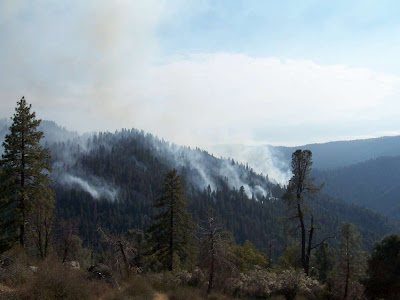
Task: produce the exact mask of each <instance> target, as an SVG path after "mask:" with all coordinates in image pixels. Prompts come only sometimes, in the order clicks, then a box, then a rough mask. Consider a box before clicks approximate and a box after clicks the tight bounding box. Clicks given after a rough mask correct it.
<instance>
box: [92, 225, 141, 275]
mask: <svg viewBox="0 0 400 300" xmlns="http://www.w3.org/2000/svg"><path fill="white" fill-rule="evenodd" d="M98 232H99V234H100V238H101V239H100V240H101V242H102V243H103V244H105V245H106V246H107V248H108V250H109V251H110V252H111V253H110V254H111V256H110V257H111V262H110V263H111V264H112V268H113V269H117V270H119V272H120V274H121V276H124V275H125V276H126V277H128V278H129V277H130V276H131V274H132V269H133V267H134V265H133V263H132V262H133V261H134V259H135V257H136V256H137V255H138V241H137V240H136V239H132V238H131V235H130V234H129V232H128V234H124V235H117V234H112V233H110V232H108V231H106V230H105V229H102V228H101V227H100V228H99V229H98ZM122 270H124V271H125V272H123V271H122ZM124 273H125V274H124Z"/></svg>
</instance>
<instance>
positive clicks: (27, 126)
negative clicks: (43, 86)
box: [0, 97, 54, 256]
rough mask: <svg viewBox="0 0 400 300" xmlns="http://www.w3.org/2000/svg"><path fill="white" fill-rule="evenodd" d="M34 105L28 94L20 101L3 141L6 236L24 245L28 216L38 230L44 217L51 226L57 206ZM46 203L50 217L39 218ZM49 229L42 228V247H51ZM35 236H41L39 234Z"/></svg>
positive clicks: (48, 157) (2, 220) (2, 217)
mask: <svg viewBox="0 0 400 300" xmlns="http://www.w3.org/2000/svg"><path fill="white" fill-rule="evenodd" d="M31 107H32V105H30V104H27V103H26V101H25V98H24V97H22V99H21V100H20V101H18V102H17V107H16V108H15V114H14V116H13V117H12V121H13V122H12V125H11V126H10V132H9V134H7V135H6V136H5V140H4V143H3V147H4V154H3V155H2V160H1V176H2V181H1V184H0V187H1V202H2V203H1V206H0V207H1V223H2V227H3V226H7V229H5V231H6V233H4V234H3V237H6V238H7V244H9V245H11V244H12V243H13V242H14V241H19V243H20V245H21V246H22V247H24V246H25V243H26V235H27V229H26V228H27V225H28V223H29V222H28V220H36V221H35V222H36V224H29V225H32V226H33V228H32V229H33V230H34V231H35V230H36V229H37V227H38V226H39V227H43V221H44V222H45V226H47V227H49V226H50V224H48V220H49V219H51V218H50V217H49V215H51V214H52V208H53V206H54V199H53V191H52V190H51V189H50V188H49V187H48V185H49V184H50V182H51V180H50V177H49V173H50V172H51V166H50V164H49V159H50V153H49V150H48V149H45V148H43V147H42V146H41V145H40V143H39V142H40V139H41V138H42V137H43V136H44V135H43V132H41V131H39V130H38V126H39V125H40V123H41V120H36V115H35V112H31ZM44 207H45V208H46V218H45V220H41V218H39V219H38V215H43V212H42V211H43V208H44ZM37 210H41V211H37ZM32 214H33V215H34V216H32ZM35 222H32V223H35ZM3 228H4V227H3ZM48 230H49V228H47V230H46V233H45V237H43V235H42V232H40V234H39V242H40V244H41V245H37V247H38V248H39V247H46V249H47V247H48V242H49V241H48V239H47V238H48V237H49V232H48ZM35 236H36V237H37V238H38V236H37V234H35ZM44 238H45V240H44ZM35 244H37V241H35ZM43 253H44V252H43ZM42 256H43V255H42Z"/></svg>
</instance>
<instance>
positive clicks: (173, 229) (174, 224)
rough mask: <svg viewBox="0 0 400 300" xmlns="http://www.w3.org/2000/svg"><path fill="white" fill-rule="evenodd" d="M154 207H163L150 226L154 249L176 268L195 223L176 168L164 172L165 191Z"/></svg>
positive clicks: (171, 268)
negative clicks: (191, 217)
mask: <svg viewBox="0 0 400 300" xmlns="http://www.w3.org/2000/svg"><path fill="white" fill-rule="evenodd" d="M154 207H155V208H157V209H159V210H160V213H159V214H158V215H157V216H156V217H155V221H156V223H155V224H153V225H152V226H151V227H150V228H149V233H150V234H151V241H152V252H153V254H154V255H155V256H156V257H157V258H158V260H159V261H160V262H161V263H162V264H163V266H164V267H165V268H166V269H169V270H171V271H172V270H173V269H174V268H175V266H176V265H177V264H179V261H180V260H183V259H184V258H185V257H186V255H187V246H188V242H189V229H190V228H191V227H192V223H191V219H190V214H189V212H188V211H187V202H186V200H185V198H184V189H183V181H182V178H181V177H180V176H179V175H178V172H177V171H176V170H175V169H173V170H171V171H169V172H167V173H166V174H165V176H164V182H163V194H162V195H161V197H160V198H158V199H157V201H156V203H155V204H154Z"/></svg>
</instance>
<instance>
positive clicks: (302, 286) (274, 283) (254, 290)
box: [230, 268, 323, 299]
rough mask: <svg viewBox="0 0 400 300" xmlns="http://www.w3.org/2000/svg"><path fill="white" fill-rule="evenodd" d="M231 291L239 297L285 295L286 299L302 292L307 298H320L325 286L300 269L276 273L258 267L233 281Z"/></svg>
mask: <svg viewBox="0 0 400 300" xmlns="http://www.w3.org/2000/svg"><path fill="white" fill-rule="evenodd" d="M230 291H231V293H233V295H234V296H237V297H253V298H268V297H271V296H274V295H283V296H285V298H286V299H294V298H295V297H296V295H297V294H299V295H300V294H301V295H304V296H306V297H307V299H320V298H321V295H322V292H323V286H322V285H321V284H320V283H319V282H318V281H316V280H314V279H312V278H310V277H307V276H305V274H304V273H303V272H302V271H299V270H294V269H289V270H284V271H283V272H281V273H274V272H270V271H268V270H265V269H261V268H256V269H254V270H252V271H249V272H246V273H242V274H240V276H239V278H237V279H234V280H233V281H231V283H230Z"/></svg>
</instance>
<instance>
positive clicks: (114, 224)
mask: <svg viewBox="0 0 400 300" xmlns="http://www.w3.org/2000/svg"><path fill="white" fill-rule="evenodd" d="M49 125H50V126H49ZM54 126H55V124H51V123H49V124H47V126H46V127H44V130H45V136H46V128H47V127H50V128H51V131H52V132H54V130H55V128H56V127H54ZM60 129H61V128H60ZM61 130H62V129H61ZM63 132H64V130H63ZM59 136H60V137H62V136H65V135H62V134H60V135H59ZM47 145H48V146H49V147H50V150H51V153H52V164H53V178H54V181H55V185H54V189H55V191H56V193H55V199H56V208H57V212H58V214H59V216H60V217H63V218H71V217H79V218H80V231H81V234H82V236H83V237H84V240H86V239H87V241H89V240H90V239H91V238H93V237H91V235H92V234H91V232H93V229H95V228H96V227H97V226H99V225H102V226H105V227H107V228H110V229H111V230H116V231H118V232H123V231H126V230H128V229H131V228H138V229H141V230H146V229H147V227H148V226H149V225H150V224H151V222H152V217H153V216H154V214H155V212H154V211H153V209H152V204H153V202H154V199H155V198H157V197H158V196H159V194H160V185H161V182H162V176H163V174H164V173H165V172H166V171H167V170H169V169H171V168H174V167H175V168H177V170H178V172H179V174H180V175H181V176H182V177H183V178H184V180H185V191H186V196H187V198H188V201H189V209H190V211H191V213H192V214H193V217H194V219H197V220H199V219H203V218H204V216H205V213H206V212H207V210H208V209H209V208H210V207H213V208H214V209H215V210H216V212H217V213H218V214H220V215H221V218H222V219H223V220H224V221H225V222H226V226H227V228H229V229H230V230H231V231H232V232H233V234H234V236H235V238H236V239H237V241H238V242H239V243H243V242H244V240H246V239H248V240H251V241H252V242H253V243H254V244H255V245H256V246H257V247H258V248H260V249H266V248H267V247H269V245H270V244H272V245H273V252H274V256H275V257H277V256H278V255H279V254H280V253H281V252H282V251H283V249H284V247H285V245H286V244H289V243H290V239H291V237H290V235H287V232H286V231H289V228H287V227H288V226H287V224H286V223H287V220H286V217H285V207H284V205H283V203H282V202H281V201H280V200H279V198H280V197H281V196H282V195H283V193H284V187H282V186H279V185H277V184H274V183H272V182H271V181H270V180H269V178H268V176H263V175H259V174H256V173H255V172H254V171H252V169H251V167H250V166H246V165H242V164H237V163H236V162H234V161H232V160H231V159H221V158H217V157H214V156H213V155H211V154H209V153H207V152H206V151H203V150H200V149H190V148H189V147H180V146H177V145H173V144H170V143H168V142H167V141H164V140H161V139H159V138H157V137H155V136H153V135H151V134H147V133H145V132H143V131H138V130H135V129H132V130H126V129H125V130H121V131H119V132H115V133H99V134H94V135H93V136H90V137H77V136H76V137H74V138H72V139H70V138H69V135H66V138H65V140H64V141H62V142H55V143H51V141H50V140H47ZM66 174H69V175H71V176H73V177H76V178H79V179H81V180H82V181H81V182H78V181H73V182H69V181H68V178H67V179H66V178H65V175H66ZM83 182H84V183H85V184H86V183H87V184H88V185H90V188H93V189H94V190H98V199H95V198H93V195H91V194H90V193H89V192H87V190H85V184H83V185H82V183H83ZM209 185H210V186H209ZM242 186H246V188H241V187H242ZM246 190H247V191H246ZM110 191H112V194H111V195H110V193H109V192H110ZM312 206H313V209H314V211H315V212H314V213H315V215H316V219H318V220H319V223H320V225H321V226H319V227H320V229H319V230H318V231H317V233H316V238H317V239H318V237H321V238H322V237H324V236H330V235H337V228H338V226H340V224H341V223H343V222H346V221H349V222H352V223H354V224H356V225H357V226H358V227H359V228H360V230H361V231H362V233H363V236H364V237H365V238H364V240H363V242H364V247H365V249H371V248H372V245H373V243H374V242H375V241H376V240H377V239H379V238H380V237H382V236H383V235H385V234H387V233H389V232H396V231H397V230H398V227H397V226H398V225H397V223H395V222H393V221H391V220H389V219H387V218H385V217H383V216H381V215H379V214H377V213H375V212H373V211H371V210H368V209H365V208H361V207H358V206H357V205H351V204H346V203H344V202H342V201H339V200H336V199H334V198H332V197H330V196H328V195H327V194H325V193H324V192H323V193H322V194H321V195H319V196H318V197H317V198H316V199H315V201H313V202H312Z"/></svg>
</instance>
